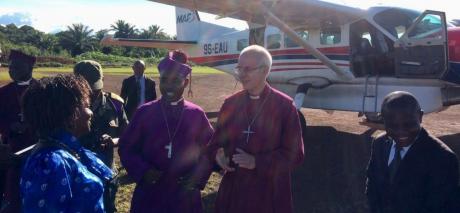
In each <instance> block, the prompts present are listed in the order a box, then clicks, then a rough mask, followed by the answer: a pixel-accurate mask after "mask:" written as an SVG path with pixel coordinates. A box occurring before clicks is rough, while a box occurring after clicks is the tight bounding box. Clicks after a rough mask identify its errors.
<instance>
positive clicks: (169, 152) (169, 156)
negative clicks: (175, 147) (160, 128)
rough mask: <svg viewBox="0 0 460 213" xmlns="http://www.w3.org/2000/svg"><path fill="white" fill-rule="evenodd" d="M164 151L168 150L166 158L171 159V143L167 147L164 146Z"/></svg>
mask: <svg viewBox="0 0 460 213" xmlns="http://www.w3.org/2000/svg"><path fill="white" fill-rule="evenodd" d="M165 149H167V150H168V158H171V156H172V143H171V142H169V144H168V145H167V146H165Z"/></svg>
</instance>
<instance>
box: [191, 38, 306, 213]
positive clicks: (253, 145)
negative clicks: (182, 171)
mask: <svg viewBox="0 0 460 213" xmlns="http://www.w3.org/2000/svg"><path fill="white" fill-rule="evenodd" d="M271 64H272V58H271V55H270V53H269V52H268V51H267V50H266V49H265V48H263V47H261V46H257V45H252V46H249V47H247V48H245V49H244V50H243V51H242V52H241V53H240V56H239V59H238V66H237V67H236V70H235V71H236V74H237V77H238V78H239V80H240V82H241V83H242V85H243V90H242V91H240V92H238V93H236V94H234V95H232V96H230V97H229V98H227V99H226V100H225V102H224V104H223V105H222V107H221V110H220V112H219V118H218V120H217V126H216V132H215V134H214V136H213V137H212V139H211V142H210V143H209V145H208V146H207V149H206V151H205V153H206V154H205V156H206V157H202V158H201V161H200V164H199V165H200V166H199V167H200V168H199V169H197V170H198V171H199V172H197V173H198V174H200V173H201V175H197V176H198V177H197V179H198V180H199V181H198V182H199V183H200V184H201V185H203V184H204V183H205V182H206V181H207V179H208V177H209V174H210V168H212V166H213V164H214V162H217V163H218V164H219V165H220V166H221V167H222V168H223V169H224V170H225V174H224V176H223V178H222V182H221V184H220V186H219V192H218V194H217V198H216V204H215V212H217V213H223V212H228V213H234V212H238V213H249V212H274V213H287V212H293V206H292V193H291V171H292V170H293V168H294V167H295V166H297V165H299V164H300V163H301V162H302V160H303V157H304V150H303V143H302V133H301V128H300V123H299V116H298V114H297V110H296V108H295V106H294V105H293V101H292V99H291V98H289V97H288V96H287V95H285V94H283V93H281V92H279V91H277V90H275V89H273V88H271V87H270V86H269V85H268V83H267V81H266V79H267V76H268V73H269V72H270V67H271ZM206 172H208V173H206ZM203 174H206V175H203Z"/></svg>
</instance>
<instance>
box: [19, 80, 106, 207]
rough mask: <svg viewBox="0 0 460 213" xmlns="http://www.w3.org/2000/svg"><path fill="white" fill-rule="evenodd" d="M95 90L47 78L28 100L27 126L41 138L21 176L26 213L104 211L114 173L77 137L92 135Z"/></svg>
mask: <svg viewBox="0 0 460 213" xmlns="http://www.w3.org/2000/svg"><path fill="white" fill-rule="evenodd" d="M89 94H90V88H89V86H88V84H87V83H86V81H85V80H84V79H82V78H80V77H76V76H74V75H57V76H56V77H46V78H42V79H41V80H39V81H38V82H37V83H36V84H33V85H31V86H30V87H29V88H28V89H27V90H26V92H25V94H24V96H23V102H22V109H23V114H24V117H25V121H26V122H27V123H28V124H29V125H30V128H31V129H32V130H33V131H34V132H35V133H36V134H37V136H38V137H39V142H38V143H37V145H36V146H35V148H34V150H33V151H32V154H31V155H30V156H29V157H28V158H27V160H26V162H25V165H24V168H23V171H22V175H21V182H20V185H21V195H22V205H23V208H22V209H23V212H34V213H36V212H105V211H104V204H103V193H104V183H106V182H107V181H108V180H110V179H111V178H112V176H113V173H112V171H111V170H110V169H109V168H108V167H107V166H105V165H104V163H103V162H102V161H101V160H99V159H98V158H97V157H96V156H95V155H94V153H92V152H91V151H89V150H87V149H85V148H83V147H82V146H81V144H80V143H79V142H78V140H77V138H78V137H79V136H81V135H82V134H85V133H87V132H88V131H89V130H90V119H91V116H92V112H91V110H90V109H89V108H88V106H89Z"/></svg>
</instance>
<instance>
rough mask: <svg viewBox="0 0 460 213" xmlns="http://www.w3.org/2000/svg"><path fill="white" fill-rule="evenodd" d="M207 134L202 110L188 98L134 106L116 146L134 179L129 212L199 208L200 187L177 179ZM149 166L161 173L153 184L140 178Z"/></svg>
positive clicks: (183, 174) (192, 161)
mask: <svg viewBox="0 0 460 213" xmlns="http://www.w3.org/2000/svg"><path fill="white" fill-rule="evenodd" d="M166 120H167V122H166ZM176 129H177V130H176ZM212 133H213V129H212V127H211V125H210V124H209V121H208V119H207V117H206V115H205V113H204V111H203V110H202V109H201V108H200V107H199V106H197V105H195V104H193V103H191V102H188V101H184V100H181V101H179V102H177V103H172V104H170V103H167V102H166V101H164V100H163V99H160V100H156V101H152V102H149V103H146V104H144V105H142V106H141V107H139V109H138V110H137V111H136V113H135V114H134V117H133V119H132V121H131V122H130V123H129V125H128V127H127V129H126V130H125V132H124V134H123V135H122V137H121V138H120V141H119V142H120V143H119V144H120V146H119V149H118V152H119V155H120V160H121V163H122V164H123V166H124V167H125V168H126V170H127V171H128V175H129V176H130V177H131V178H133V179H134V181H135V182H136V189H135V190H134V194H133V198H132V201H131V212H136V213H137V212H158V213H162V212H164V213H166V212H167V213H175V212H177V213H179V212H180V213H187V212H197V213H199V212H202V205H201V195H200V190H199V189H195V190H192V191H188V190H185V189H183V188H182V187H181V186H180V185H179V184H178V180H179V179H180V178H182V177H187V176H190V175H192V173H193V172H194V170H195V167H196V165H197V162H198V159H199V157H200V153H201V149H202V148H204V146H205V145H206V144H207V143H208V142H209V140H210V138H211V136H212ZM170 145H171V146H170ZM151 168H154V169H156V170H160V171H162V172H163V175H162V176H161V178H160V179H159V180H158V181H157V182H156V183H154V184H149V183H144V182H142V178H143V176H144V174H145V173H146V172H147V171H148V170H149V169H151Z"/></svg>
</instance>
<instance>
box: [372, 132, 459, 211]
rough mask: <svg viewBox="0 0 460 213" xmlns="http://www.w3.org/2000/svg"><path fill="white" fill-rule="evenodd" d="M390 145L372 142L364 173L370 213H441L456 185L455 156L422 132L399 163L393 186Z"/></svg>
mask: <svg viewBox="0 0 460 213" xmlns="http://www.w3.org/2000/svg"><path fill="white" fill-rule="evenodd" d="M391 146H392V141H391V140H390V139H388V137H387V136H386V135H382V136H380V137H378V138H376V139H375V141H374V142H373V145H372V154H371V159H370V161H369V166H368V170H367V188H366V194H367V197H368V201H369V207H370V209H371V212H373V213H384V212H385V213H386V212H388V213H390V212H391V213H424V212H431V213H442V212H447V205H448V204H447V203H448V202H447V201H448V200H449V199H451V198H450V197H451V196H453V194H454V192H455V189H456V187H457V185H458V178H459V168H458V161H457V157H456V155H455V154H454V153H453V152H452V150H450V149H449V148H448V147H447V146H446V145H445V144H444V143H443V142H442V141H440V140H439V139H437V138H435V137H433V136H431V135H429V134H428V133H427V132H426V131H425V130H424V129H422V131H421V132H420V135H419V137H418V138H417V140H416V141H415V142H414V144H413V145H412V147H411V148H410V149H409V151H408V152H407V153H406V155H405V157H404V158H403V159H402V161H401V164H400V166H399V168H398V171H397V172H396V175H395V178H394V181H393V183H390V181H389V170H388V158H389V153H390V149H391Z"/></svg>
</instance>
